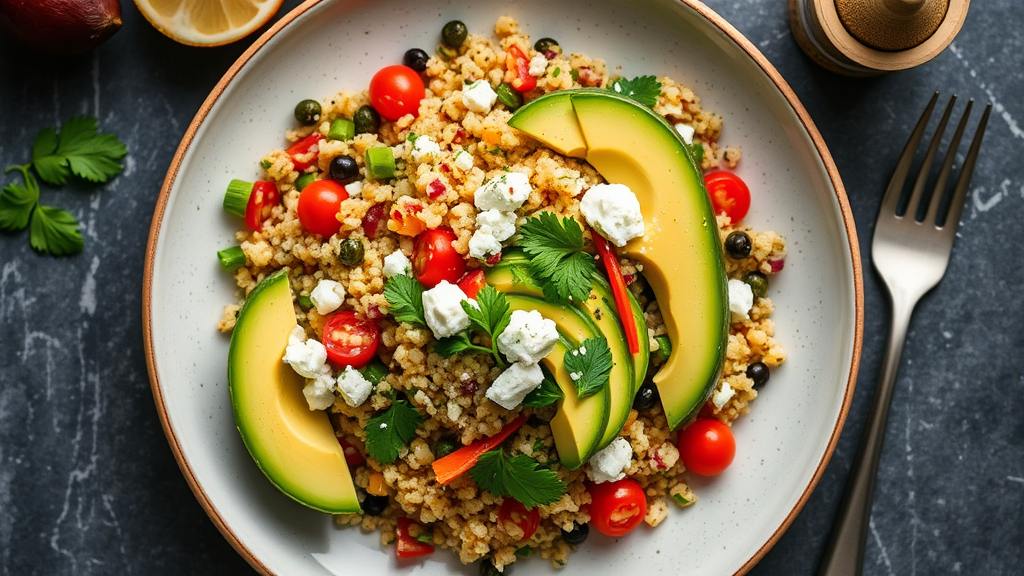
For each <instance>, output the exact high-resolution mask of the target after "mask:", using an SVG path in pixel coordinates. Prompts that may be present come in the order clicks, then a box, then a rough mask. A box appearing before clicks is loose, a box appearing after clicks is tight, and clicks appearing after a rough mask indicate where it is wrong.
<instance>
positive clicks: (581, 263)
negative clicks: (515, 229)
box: [519, 212, 597, 303]
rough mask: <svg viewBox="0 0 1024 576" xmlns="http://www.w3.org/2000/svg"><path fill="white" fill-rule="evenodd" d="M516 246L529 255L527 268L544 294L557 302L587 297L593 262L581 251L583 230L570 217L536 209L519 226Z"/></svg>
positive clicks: (593, 270) (594, 270)
mask: <svg viewBox="0 0 1024 576" xmlns="http://www.w3.org/2000/svg"><path fill="white" fill-rule="evenodd" d="M519 234H520V240H519V246H520V247H522V249H523V250H524V251H525V252H526V253H527V254H529V255H530V258H531V260H530V269H531V270H532V271H533V273H534V276H536V278H537V279H538V281H539V283H540V284H541V288H542V289H543V290H544V295H545V296H546V297H548V298H550V299H553V300H555V301H557V302H559V303H568V302H570V301H575V302H583V301H585V300H586V299H587V297H588V296H590V289H591V277H592V275H593V274H594V273H595V272H597V265H596V264H595V263H594V257H593V256H592V255H591V254H588V253H586V252H583V230H582V229H581V228H580V225H579V224H577V223H576V221H575V220H573V219H572V218H562V220H561V221H559V219H558V216H555V215H554V214H552V213H551V212H540V213H539V214H538V215H537V216H535V217H532V218H529V219H527V221H526V223H525V224H523V226H522V227H521V228H520V229H519Z"/></svg>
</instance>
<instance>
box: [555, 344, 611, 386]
mask: <svg viewBox="0 0 1024 576" xmlns="http://www.w3.org/2000/svg"><path fill="white" fill-rule="evenodd" d="M562 358H563V360H562V362H563V363H564V364H565V369H566V370H568V371H569V379H570V380H572V381H573V384H575V385H576V393H577V395H579V397H580V398H584V397H586V396H590V395H591V394H594V393H595V392H597V391H598V390H600V389H601V388H603V387H604V386H605V385H607V384H608V378H609V374H611V371H612V366H613V365H614V362H612V351H611V350H610V349H609V348H608V341H607V340H605V339H604V337H601V338H587V339H586V340H584V341H583V342H580V345H579V346H578V347H576V348H573V349H571V350H566V352H565V356H563V357H562Z"/></svg>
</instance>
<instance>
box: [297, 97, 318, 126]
mask: <svg viewBox="0 0 1024 576" xmlns="http://www.w3.org/2000/svg"><path fill="white" fill-rule="evenodd" d="M295 119H296V120H298V121H299V123H300V124H302V125H303V126H312V125H313V124H316V123H317V122H318V121H319V120H320V103H319V102H317V101H316V100H303V101H302V102H299V103H298V104H296V105H295Z"/></svg>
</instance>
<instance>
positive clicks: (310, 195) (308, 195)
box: [297, 180, 348, 238]
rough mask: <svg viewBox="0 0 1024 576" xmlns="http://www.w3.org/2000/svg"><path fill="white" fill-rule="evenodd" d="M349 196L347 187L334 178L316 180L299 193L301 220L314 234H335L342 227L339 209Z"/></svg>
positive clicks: (324, 235)
mask: <svg viewBox="0 0 1024 576" xmlns="http://www.w3.org/2000/svg"><path fill="white" fill-rule="evenodd" d="M347 198H348V192H346V191H345V187H344V186H342V185H341V184H338V183H337V182H335V181H334V180H314V181H312V182H310V183H309V184H307V185H306V187H305V188H303V189H302V192H301V193H300V194H299V207H298V210H297V212H298V214H299V222H300V223H301V224H302V227H303V228H305V229H306V230H309V231H310V232H312V233H314V234H319V235H321V236H323V237H325V238H327V237H330V236H333V235H334V234H335V233H336V232H337V231H338V230H339V229H340V228H341V222H339V221H338V210H339V209H340V208H341V201H342V200H345V199H347Z"/></svg>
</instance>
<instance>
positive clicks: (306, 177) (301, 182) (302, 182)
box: [295, 172, 316, 192]
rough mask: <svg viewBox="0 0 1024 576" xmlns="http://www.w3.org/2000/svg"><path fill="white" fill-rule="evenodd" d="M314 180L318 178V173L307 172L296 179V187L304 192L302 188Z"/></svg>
mask: <svg viewBox="0 0 1024 576" xmlns="http://www.w3.org/2000/svg"><path fill="white" fill-rule="evenodd" d="M313 180H316V174H310V173H308V172H307V173H305V174H303V175H302V176H299V177H298V178H296V179H295V189H296V190H298V191H299V192H302V189H303V188H305V187H306V186H308V185H309V183H310V182H312V181H313Z"/></svg>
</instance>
